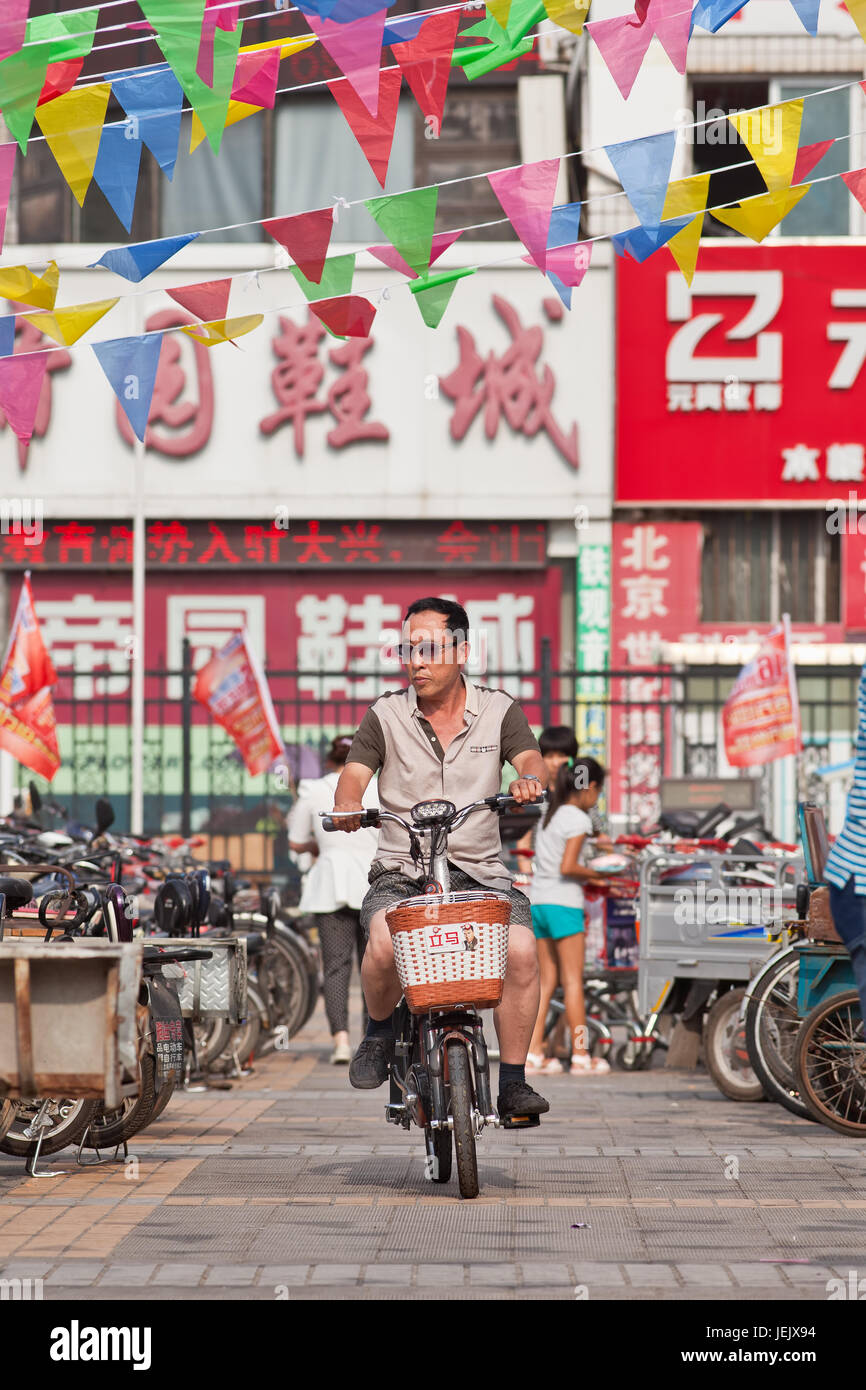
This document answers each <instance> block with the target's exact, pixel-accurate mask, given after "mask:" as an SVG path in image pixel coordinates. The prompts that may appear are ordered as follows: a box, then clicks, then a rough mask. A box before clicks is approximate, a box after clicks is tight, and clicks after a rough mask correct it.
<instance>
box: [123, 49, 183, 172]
mask: <svg viewBox="0 0 866 1390" xmlns="http://www.w3.org/2000/svg"><path fill="white" fill-rule="evenodd" d="M112 88H113V91H114V95H115V96H116V97H117V100H118V101H119V102H120V104H121V106H122V107H123V109H124V111H125V112H126V114H127V116H128V117H129V120H130V126H129V127H128V128H129V129H130V130H131V134H132V138H135V139H139V140H141V142H142V144H143V145H146V146H147V148H148V149H149V150H150V152H151V154H152V155H153V157H154V159H155V160H156V162H157V164H158V165H159V167H160V169H161V170H162V172H163V173H164V174H166V175H167V176H168V178H169V179H170V178H171V176H172V174H173V173H174V166H175V162H176V160H177V146H178V141H179V140H180V113H181V108H182V107H183V89H182V88H181V85H180V83H179V82H178V80H177V78H176V77H175V75H174V73H173V72H170V71H169V70H168V69H167V68H163V69H162V70H161V71H157V72H143V73H135V74H133V75H132V76H131V77H120V78H115V80H114V81H113V82H112Z"/></svg>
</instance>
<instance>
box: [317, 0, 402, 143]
mask: <svg viewBox="0 0 866 1390" xmlns="http://www.w3.org/2000/svg"><path fill="white" fill-rule="evenodd" d="M387 13H388V11H387V9H385V10H379V11H378V12H377V13H376V14H371V15H366V16H365V17H364V18H362V19H353V20H351V22H350V23H349V24H337V23H336V21H335V20H333V19H320V18H319V16H318V15H316V14H305V16H304V18H305V19H306V21H307V23H308V24H309V26H310V28H311V29H312V31H313V33H314V34H316V35H317V36H318V38H319V41H320V42H321V44H322V45H323V47H324V48H325V49H326V50H327V51H328V53H329V54H330V56H331V57H332V58H333V60H334V62H335V63H336V64H337V67H338V68H339V69H340V72H342V73H344V74H345V76H346V77H347V79H348V82H349V86H350V87H351V88H352V89H353V91H355V92H356V93H357V94H358V96H359V97H360V98H361V101H362V102H363V103H364V105H365V106H366V108H367V110H368V111H369V113H370V115H371V116H378V114H379V62H380V60H381V57H382V35H383V33H384V30H385V16H386V14H387Z"/></svg>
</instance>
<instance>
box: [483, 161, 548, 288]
mask: <svg viewBox="0 0 866 1390" xmlns="http://www.w3.org/2000/svg"><path fill="white" fill-rule="evenodd" d="M558 178H559V160H558V159H540V160H538V161H537V162H536V163H534V164H521V165H519V166H518V167H517V168H516V169H501V170H499V171H497V172H496V173H494V174H488V175H487V179H488V182H489V184H490V187H491V188H492V189H493V192H494V193H495V194H496V197H497V198H498V199H499V202H500V203H501V204H502V208H503V210H504V212H505V215H506V217H507V218H508V220H509V222H510V223H511V225H512V227H513V228H514V230H515V232H516V233H517V235H518V236H519V237H520V240H521V241H522V242H523V245H524V246H525V247H526V249H527V251H528V252H529V254H530V256H531V257H532V259H533V260H534V261H535V264H536V265H537V266H538V268H539V269H540V270H543V269H544V262H545V253H546V251H547V233H548V230H549V228H550V216H551V212H552V210H553V199H554V197H555V195H556V182H557V179H558Z"/></svg>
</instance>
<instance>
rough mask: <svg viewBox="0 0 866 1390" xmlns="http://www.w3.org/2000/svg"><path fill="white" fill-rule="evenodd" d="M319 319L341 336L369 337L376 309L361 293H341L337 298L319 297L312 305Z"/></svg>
mask: <svg viewBox="0 0 866 1390" xmlns="http://www.w3.org/2000/svg"><path fill="white" fill-rule="evenodd" d="M310 308H311V309H312V311H313V313H314V314H315V315H316V318H317V319H320V320H321V322H322V323H323V324H324V325H325V327H326V328H330V330H331V332H332V333H336V334H337V336H338V337H339V338H369V336H370V328H371V326H372V323H373V320H374V318H375V317H376V310H375V309H374V308H373V305H372V304H371V303H370V301H369V299H364V297H363V295H360V294H341V295H338V296H337V298H336V299H319V300H318V301H315V300H314V301H313V303H312V304H311V305H310Z"/></svg>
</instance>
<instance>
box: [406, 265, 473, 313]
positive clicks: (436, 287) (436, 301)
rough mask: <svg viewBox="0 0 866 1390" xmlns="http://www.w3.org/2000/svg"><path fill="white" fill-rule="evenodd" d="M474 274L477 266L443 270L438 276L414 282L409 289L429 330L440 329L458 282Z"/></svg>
mask: <svg viewBox="0 0 866 1390" xmlns="http://www.w3.org/2000/svg"><path fill="white" fill-rule="evenodd" d="M474 274H475V266H462V267H461V268H460V269H459V270H442V271H440V272H439V273H438V274H437V275H425V276H424V277H423V279H417V280H413V281H412V283H411V284H410V286H409V289H410V291H411V293H412V294H413V295H414V296H415V303H416V304H417V305H418V308H419V310H420V312H421V317H422V319H423V320H424V322H425V323H426V325H427V327H428V328H438V327H439V324H440V323H441V322H442V317H443V315H444V313H445V310H446V309H447V308H448V305H449V304H450V303H451V296H452V295H453V293H454V290H455V288H456V285H457V281H458V280H464V279H465V278H466V276H467V275H474Z"/></svg>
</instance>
